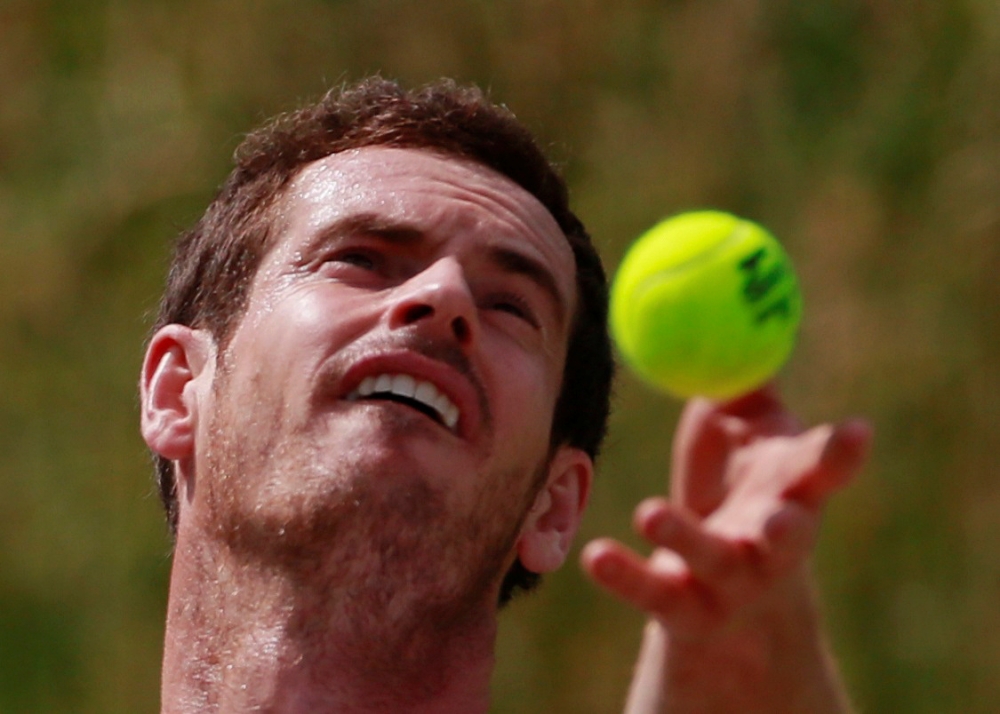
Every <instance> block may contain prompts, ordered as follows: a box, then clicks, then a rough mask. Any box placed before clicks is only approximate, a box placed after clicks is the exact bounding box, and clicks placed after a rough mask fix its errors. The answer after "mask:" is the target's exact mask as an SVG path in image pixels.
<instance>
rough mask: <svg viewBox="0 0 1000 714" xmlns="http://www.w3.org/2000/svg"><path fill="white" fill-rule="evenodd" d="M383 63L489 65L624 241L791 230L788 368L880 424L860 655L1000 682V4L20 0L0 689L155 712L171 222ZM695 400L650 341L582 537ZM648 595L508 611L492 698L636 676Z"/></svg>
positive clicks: (552, 591)
mask: <svg viewBox="0 0 1000 714" xmlns="http://www.w3.org/2000/svg"><path fill="white" fill-rule="evenodd" d="M375 71H378V72H381V73H382V74H384V75H386V76H390V77H395V78H399V79H402V80H404V81H405V82H406V83H408V84H418V83H421V82H423V81H426V80H429V79H432V78H435V77H438V76H441V75H448V76H453V77H456V78H458V79H460V80H465V81H476V82H478V83H480V84H482V85H484V86H487V87H489V88H491V90H492V92H493V94H494V96H495V97H496V98H497V99H499V100H501V101H503V102H505V103H506V104H508V105H509V106H510V107H511V108H512V109H514V110H515V112H517V113H518V114H519V115H520V116H521V117H522V118H523V119H524V120H525V121H526V122H527V123H528V124H529V125H530V126H532V127H533V128H534V129H535V130H536V131H537V132H538V134H539V135H540V136H541V137H542V138H543V140H544V142H545V143H546V144H547V145H550V146H551V149H552V153H553V154H554V155H555V156H556V157H558V158H559V159H560V161H562V162H563V163H564V164H565V166H566V172H567V175H568V176H569V178H570V180H571V184H572V192H573V197H574V201H575V205H576V206H577V208H578V210H579V212H580V214H581V215H582V216H583V217H584V219H585V220H586V221H587V222H588V224H589V226H590V228H591V230H592V232H593V234H594V235H595V237H596V240H597V241H598V243H599V244H600V246H601V249H602V251H603V253H604V254H605V255H606V256H607V259H608V264H609V267H612V268H613V267H614V266H615V265H616V263H617V260H618V258H619V256H620V255H621V254H622V252H623V251H624V248H625V246H626V244H627V243H628V241H629V240H630V239H631V238H632V237H633V236H635V235H637V234H638V233H639V232H641V231H642V230H643V229H644V228H645V227H647V226H649V225H650V224H651V223H653V222H654V221H656V220H657V219H659V218H661V217H662V216H664V215H666V214H668V213H672V212H675V211H679V210H684V209H689V208H694V207H703V206H714V207H719V208H724V209H728V210H732V211H736V212H738V213H742V214H745V215H747V216H749V217H751V218H754V219H756V220H759V221H761V222H763V223H764V224H766V225H768V226H769V227H771V228H772V229H773V230H774V231H775V232H776V233H777V234H778V235H779V236H781V237H782V239H783V240H784V242H785V243H786V245H787V247H788V249H789V251H790V253H791V254H792V256H793V258H794V259H795V260H796V262H797V264H798V266H799V269H800V272H801V277H802V281H803V283H804V288H805V293H806V300H807V312H806V319H805V325H804V329H803V333H802V337H801V341H800V345H799V349H798V351H797V353H796V355H795V357H794V358H793V361H792V363H791V364H790V365H789V367H788V368H787V369H786V371H785V373H784V375H783V377H782V384H783V386H784V388H785V391H786V394H787V397H788V400H789V401H790V402H791V403H792V404H793V405H794V406H795V407H796V408H797V409H798V410H799V411H800V412H801V413H802V414H803V416H804V417H805V418H806V419H808V420H810V421H815V420H819V419H827V418H842V417H844V416H847V415H849V414H852V413H862V414H866V415H868V416H869V417H870V418H871V419H872V420H873V421H874V423H875V426H876V429H877V434H878V436H877V446H876V449H875V452H874V456H873V461H872V463H871V466H870V468H869V469H868V470H867V472H866V473H865V475H864V478H863V479H862V480H861V481H859V482H858V483H857V484H856V485H855V486H853V487H852V488H851V489H850V490H849V491H848V492H847V493H846V494H845V495H843V496H842V497H840V498H839V499H838V500H837V502H836V503H835V504H834V506H833V507H832V509H831V512H830V514H829V518H828V521H827V527H826V529H825V531H824V533H823V538H822V542H821V544H820V549H819V553H818V556H817V562H816V571H817V574H818V578H819V580H820V583H821V586H822V589H823V591H824V596H825V597H824V600H825V603H826V610H827V615H828V622H829V625H830V633H831V639H832V642H833V645H834V649H835V650H836V652H837V653H838V655H839V657H840V659H841V661H842V663H843V667H844V670H845V673H846V676H847V679H848V681H849V683H850V687H851V690H852V691H853V693H854V696H855V698H856V700H857V701H858V703H859V705H860V707H861V708H862V709H863V710H865V711H877V712H890V711H905V712H910V713H914V714H915V713H919V712H935V713H939V712H946V711H948V712H994V711H997V710H998V709H1000V597H998V588H1000V468H998V465H1000V464H998V461H1000V459H998V456H997V454H998V451H1000V448H998V446H1000V444H998V439H997V437H996V434H995V432H996V430H997V428H998V426H1000V420H998V412H1000V408H998V406H997V405H998V404H1000V307H998V306H1000V280H998V278H997V275H998V274H1000V241H998V237H1000V236H998V230H1000V5H997V4H996V3H993V2H987V1H985V0H936V1H934V2H931V1H929V0H867V1H866V0H771V1H767V0H756V1H755V0H669V1H668V0H662V1H660V2H654V1H653V0H603V1H602V0H516V1H514V0H512V1H510V2H503V1H501V0H497V1H496V2H488V1H486V0H476V1H474V0H466V1H464V2H463V1H461V0H424V1H423V2H402V1H392V0H327V1H326V2H321V1H320V0H296V1H295V2H291V1H290V0H197V1H195V0H173V1H168V0H149V1H141V2H140V1H139V0H134V1H133V2H128V1H127V0H0V711H3V712H46V713H49V714H53V713H58V712H78V713H80V712H83V713H86V712H94V713H97V712H100V713H101V714H107V713H109V712H128V713H130V714H131V713H135V712H152V711H156V709H157V706H158V686H159V685H158V675H159V672H158V668H159V655H160V642H161V637H162V620H163V610H164V603H165V595H166V586H167V577H168V568H169V544H168V540H167V538H166V534H165V528H164V527H163V525H162V520H161V516H160V514H159V511H158V504H157V502H156V499H155V497H154V496H153V495H152V494H153V489H152V480H151V468H150V463H149V458H148V456H147V455H146V453H145V451H144V447H143V445H142V443H141V440H140V439H139V437H138V434H137V426H136V424H137V413H136V398H135V394H134V393H135V389H134V385H135V383H136V380H137V374H138V368H139V363H140V359H141V354H142V347H143V339H144V336H145V331H146V329H147V328H148V324H149V311H150V310H151V309H152V308H153V306H154V305H155V303H156V300H157V297H158V292H159V288H160V284H161V281H162V277H163V272H164V267H165V261H166V257H167V254H168V246H169V243H170V240H171V239H172V237H173V236H174V235H176V234H177V233H178V232H179V231H180V230H181V229H182V228H184V227H186V226H187V225H189V224H191V223H192V222H193V221H194V220H195V219H196V217H197V215H198V213H199V211H200V210H201V209H202V208H203V207H204V205H205V204H206V203H207V201H208V200H209V199H210V197H211V194H212V191H213V189H214V187H215V186H216V185H218V184H219V183H220V182H221V180H222V178H223V177H224V175H225V173H226V171H227V167H228V161H229V155H230V153H231V151H232V149H233V148H234V147H235V145H236V143H237V142H238V140H239V137H240V134H241V133H242V132H244V131H246V130H248V129H249V128H251V127H252V126H253V125H255V124H256V123H258V122H259V121H260V120H261V119H262V118H264V117H266V116H268V115H270V114H272V113H274V112H276V111H279V110H283V109H288V108H291V107H293V106H295V105H296V104H297V103H299V102H300V101H301V100H302V99H304V98H308V97H312V96H315V95H317V94H319V93H321V92H322V91H323V90H324V89H325V88H327V87H328V86H330V85H332V84H336V83H339V82H340V81H342V80H345V79H354V78H358V77H360V76H362V75H364V74H366V73H370V72H375ZM677 411H678V405H677V404H676V403H673V402H671V401H669V400H668V399H666V398H664V397H659V396H656V395H654V394H651V393H649V392H648V391H646V390H645V389H644V388H642V387H641V386H640V385H638V384H637V383H636V382H635V381H634V380H633V379H632V378H631V377H630V376H629V375H623V379H622V381H621V384H620V387H619V390H618V396H617V400H616V413H615V416H614V421H613V429H612V432H611V436H610V439H609V443H608V447H607V451H606V455H605V457H604V459H603V461H602V464H601V476H600V479H599V481H598V483H597V484H596V487H595V492H594V494H593V498H592V506H591V509H590V512H589V514H588V517H587V520H586V523H585V528H584V530H585V532H584V534H583V536H584V537H589V536H593V535H597V534H613V535H617V536H619V537H622V538H625V539H628V540H630V541H631V542H634V541H632V540H631V536H630V535H629V526H628V524H629V519H630V515H629V514H630V511H631V509H632V507H633V506H634V504H635V503H636V502H637V501H638V500H639V499H641V498H642V497H644V496H645V495H648V494H651V493H654V492H657V491H659V490H662V489H663V488H664V485H665V482H666V464H667V462H668V458H669V451H670V445H669V436H670V433H671V430H672V426H673V423H674V420H675V418H676V415H677ZM640 626H641V618H639V617H638V616H637V615H635V614H634V613H631V612H629V611H627V610H626V609H625V608H623V607H622V606H620V605H619V604H617V603H615V602H613V601H612V600H610V599H609V598H607V597H605V596H604V595H602V594H600V593H598V592H596V591H595V590H594V589H593V588H591V587H590V586H589V585H588V584H586V583H585V582H584V580H583V578H582V577H581V576H580V575H579V574H578V572H577V569H576V568H575V567H574V566H573V565H572V564H571V565H570V566H568V567H567V568H565V569H564V572H562V573H560V574H558V575H556V576H554V577H552V578H550V579H549V582H548V584H547V586H546V587H545V588H543V590H542V592H541V593H540V594H538V595H537V596H536V597H534V598H529V599H526V600H524V601H523V602H519V603H517V604H515V605H514V606H512V607H511V609H510V610H509V611H508V612H507V613H506V614H505V615H504V624H503V627H504V629H503V633H502V637H501V640H500V644H499V650H500V652H499V654H500V660H499V666H498V670H497V674H496V680H495V694H496V706H495V711H496V712H539V713H542V712H544V713H546V714H553V713H557V712H573V713H574V714H587V713H590V712H593V713H595V714H596V713H597V712H601V713H605V712H613V711H616V710H618V709H619V708H620V703H621V701H622V698H623V694H624V690H625V686H626V683H627V680H628V677H629V670H630V666H631V663H632V661H633V659H634V655H635V649H636V645H637V643H638V638H639V629H640Z"/></svg>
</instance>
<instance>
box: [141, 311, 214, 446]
mask: <svg viewBox="0 0 1000 714" xmlns="http://www.w3.org/2000/svg"><path fill="white" fill-rule="evenodd" d="M214 352H215V343H214V340H212V338H211V337H210V336H209V335H208V333H207V332H205V331H204V330H194V329H192V328H190V327H185V326H183V325H167V326H165V327H163V328H162V329H160V330H158V331H157V333H156V334H155V335H153V339H152V340H150V342H149V347H147V348H146V357H145V359H144V360H143V364H142V378H141V381H140V384H139V393H140V399H141V405H140V407H141V410H142V414H141V430H142V437H143V439H145V441H146V444H147V445H148V446H149V448H150V449H151V450H152V451H153V452H154V453H156V454H159V455H160V456H162V457H163V458H165V459H170V460H171V461H177V460H180V459H185V458H188V457H190V456H192V455H193V454H194V433H195V425H196V424H197V413H198V392H197V389H196V388H195V385H196V382H195V380H196V379H197V378H198V376H199V375H201V374H202V373H203V372H204V371H205V369H206V367H208V366H209V364H210V363H214V361H213V360H214Z"/></svg>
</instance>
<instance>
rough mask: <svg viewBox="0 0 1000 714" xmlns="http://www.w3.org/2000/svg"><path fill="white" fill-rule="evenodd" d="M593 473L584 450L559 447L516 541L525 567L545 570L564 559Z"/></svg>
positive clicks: (574, 533)
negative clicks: (546, 478)
mask: <svg viewBox="0 0 1000 714" xmlns="http://www.w3.org/2000/svg"><path fill="white" fill-rule="evenodd" d="M593 474H594V465H593V462H592V460H591V459H590V457H589V456H588V455H587V454H586V453H585V452H583V451H581V450H580V449H576V448H572V447H569V446H563V447H560V448H559V451H558V452H557V453H556V455H555V456H554V457H553V459H552V461H551V462H550V464H549V475H548V480H547V481H546V483H545V486H543V487H542V490H541V491H539V493H538V496H537V497H536V498H535V503H534V505H533V506H532V508H531V510H530V511H529V512H528V517H527V518H526V519H525V522H524V526H523V527H522V529H521V537H520V539H519V540H518V543H517V554H518V558H519V559H520V560H521V564H522V565H523V566H524V567H525V568H527V569H528V570H530V571H532V572H534V573H548V572H551V571H553V570H556V569H557V568H558V567H559V566H561V565H562V564H563V562H564V561H565V560H566V556H567V555H568V554H569V550H570V548H571V547H572V545H573V537H574V536H575V535H576V531H577V528H578V527H579V525H580V519H581V518H582V517H583V510H584V508H585V507H586V505H587V498H588V497H589V495H590V484H591V481H592V480H593Z"/></svg>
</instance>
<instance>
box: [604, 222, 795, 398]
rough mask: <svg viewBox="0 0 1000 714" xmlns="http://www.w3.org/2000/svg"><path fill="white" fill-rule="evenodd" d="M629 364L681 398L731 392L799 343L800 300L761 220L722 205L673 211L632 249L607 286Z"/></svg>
mask: <svg viewBox="0 0 1000 714" xmlns="http://www.w3.org/2000/svg"><path fill="white" fill-rule="evenodd" d="M610 314H611V331H612V334H613V335H614V338H615V342H616V343H617V344H618V348H619V350H620V352H621V354H622V356H623V357H624V358H625V361H626V362H627V363H628V364H629V365H630V366H631V367H632V368H633V369H634V370H635V371H636V372H637V373H638V374H639V375H640V376H641V377H642V378H643V379H645V380H646V381H648V382H650V383H651V384H652V385H654V386H656V387H658V388H660V389H662V390H665V391H667V392H670V393H671V394H674V395H676V396H678V397H682V398H683V397H691V396H694V395H702V396H707V397H711V398H714V399H728V398H731V397H735V396H737V395H740V394H743V393H745V392H748V391H750V390H752V389H754V388H755V387H758V386H760V385H762V384H763V383H765V382H766V381H767V380H768V379H770V378H771V377H772V376H773V375H774V374H775V373H776V372H777V371H778V370H779V369H780V368H781V366H782V365H783V364H784V362H785V360H786V359H787V358H788V356H789V354H790V353H791V351H792V347H793V346H794V345H795V335H796V332H797V330H798V325H799V321H800V319H801V316H802V297H801V294H800V293H799V286H798V281H797V280H796V277H795V272H794V270H793V268H792V265H791V263H790V261H789V260H788V256H787V255H786V254H785V251H784V250H783V249H782V248H781V245H780V244H779V243H778V242H777V241H776V240H775V239H774V237H773V236H772V235H771V234H770V233H768V232H767V231H766V230H764V229H763V228H762V227H761V226H759V225H757V224H756V223H752V222H751V221H747V220H744V219H741V218H738V217H736V216H733V215H730V214H728V213H723V212H721V211H694V212H690V213H682V214H680V215H677V216H674V217H673V218H668V219H667V220H665V221H662V222H661V223H659V224H657V225H655V226H653V228H651V229H650V230H649V231H647V232H646V233H645V234H643V235H642V236H640V238H639V239H638V240H637V241H636V242H635V244H634V245H633V246H632V247H631V248H630V249H629V251H628V253H627V254H626V256H625V259H624V260H623V262H622V264H621V266H620V267H619V269H618V273H617V274H616V275H615V279H614V283H613V285H612V287H611V313H610Z"/></svg>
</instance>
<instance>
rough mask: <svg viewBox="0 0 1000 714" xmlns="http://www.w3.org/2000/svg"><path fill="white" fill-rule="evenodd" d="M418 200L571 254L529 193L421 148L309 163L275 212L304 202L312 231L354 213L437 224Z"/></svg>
mask: <svg viewBox="0 0 1000 714" xmlns="http://www.w3.org/2000/svg"><path fill="white" fill-rule="evenodd" d="M420 194H433V195H438V196H440V197H442V198H446V199H448V200H450V201H452V202H454V203H464V204H466V206H467V208H469V209H470V210H467V211H465V212H464V213H459V214H456V217H464V218H465V219H466V220H475V219H476V218H477V217H478V218H481V217H483V216H484V215H485V214H487V213H489V214H492V215H494V216H500V217H502V218H503V219H504V220H505V222H506V223H507V224H509V228H510V229H511V231H517V232H528V233H531V234H534V235H538V236H547V237H556V238H558V240H554V241H553V242H552V247H553V248H554V249H555V250H557V251H558V252H560V253H562V254H564V255H566V256H568V255H569V254H570V252H571V251H570V249H569V244H568V242H567V240H566V236H565V235H564V234H563V232H562V229H561V228H560V227H559V225H558V223H557V222H556V220H555V218H554V217H553V216H552V214H551V213H550V212H549V210H548V209H547V208H546V207H545V206H543V205H542V204H541V203H540V202H539V201H538V199H537V198H536V197H535V196H533V195H532V194H531V193H529V192H528V191H526V190H525V189H523V188H522V187H521V186H518V185H517V184H516V183H514V182H513V181H511V180H510V179H509V178H507V177H506V176H504V175H502V174H499V173H497V172H496V171H494V170H493V169H491V168H489V167H487V166H484V165H481V164H478V163H475V162H472V161H469V160H467V159H462V158H460V157H454V156H448V155H442V154H440V153H438V152H432V151H428V150H425V149H399V148H392V147H384V146H372V147H365V148H361V149H355V150H351V151H346V152H342V153H338V154H332V155H330V156H327V157H324V158H322V159H319V160H317V161H314V162H312V163H311V164H309V165H307V166H305V167H303V169H302V170H301V171H300V172H299V173H298V174H297V175H296V176H295V178H294V179H293V180H292V182H291V184H290V186H289V187H288V189H287V190H286V192H285V196H284V200H283V201H282V202H281V204H282V205H281V207H280V208H279V210H281V211H286V210H287V208H288V206H289V204H290V203H297V204H299V205H302V204H308V205H309V206H310V207H311V209H312V210H311V220H313V221H314V222H315V223H316V225H315V226H312V227H314V228H315V227H318V225H320V224H322V223H324V222H328V221H329V219H330V218H332V217H334V216H336V215H338V214H345V213H349V212H351V211H365V212H377V213H380V214H383V215H385V216H386V217H388V218H393V219H399V220H403V221H406V222H408V223H411V224H414V225H416V224H418V223H419V222H420V221H423V220H437V219H440V218H441V217H440V216H438V215H434V214H433V213H432V214H430V215H428V214H427V212H428V205H427V203H426V202H421V203H420V205H419V207H418V206H417V205H416V204H415V202H414V200H413V199H414V198H415V197H416V198H419V195H420ZM442 205H444V204H442ZM442 210H444V209H442ZM459 227H461V226H459ZM512 237H513V236H512Z"/></svg>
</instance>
